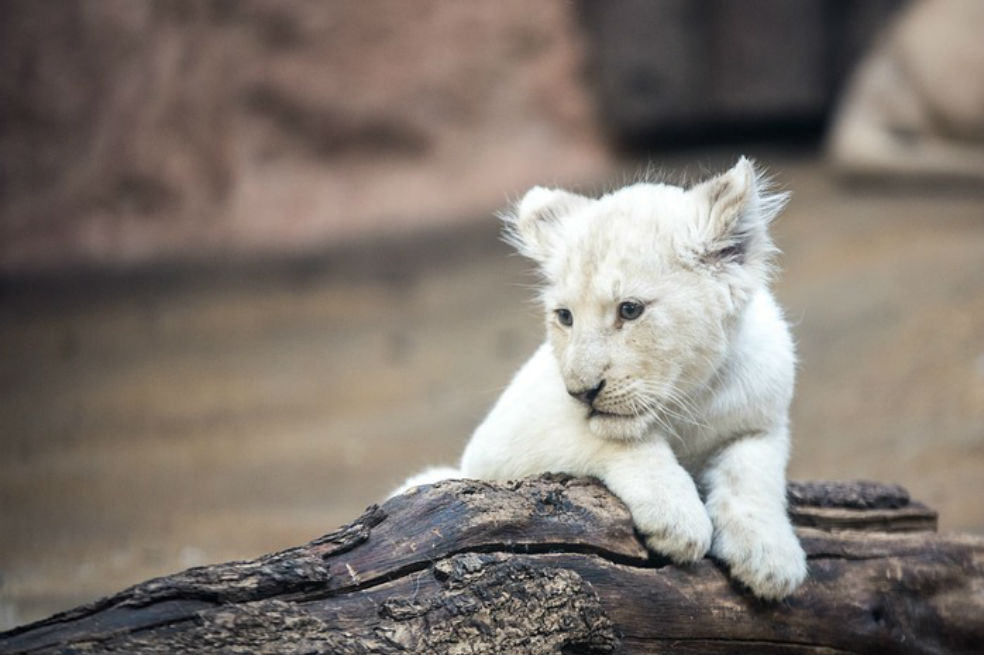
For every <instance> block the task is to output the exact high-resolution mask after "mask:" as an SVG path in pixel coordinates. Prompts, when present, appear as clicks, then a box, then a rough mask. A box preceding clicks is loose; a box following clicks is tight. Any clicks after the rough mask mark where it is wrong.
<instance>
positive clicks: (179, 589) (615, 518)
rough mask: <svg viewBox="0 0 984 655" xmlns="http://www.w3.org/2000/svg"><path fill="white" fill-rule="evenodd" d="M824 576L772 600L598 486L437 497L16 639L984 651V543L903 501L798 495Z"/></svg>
mask: <svg viewBox="0 0 984 655" xmlns="http://www.w3.org/2000/svg"><path fill="white" fill-rule="evenodd" d="M789 499H790V514H791V516H792V518H793V521H794V523H795V524H796V525H797V526H798V527H797V532H798V534H799V537H800V540H801V541H802V543H803V546H804V548H805V549H806V552H807V555H808V557H809V568H810V575H809V578H808V580H807V582H806V583H804V585H803V586H802V587H801V588H800V589H799V590H797V592H796V593H795V594H793V595H792V596H791V597H790V598H788V599H786V600H785V601H782V602H779V603H766V602H763V601H759V600H757V599H755V598H754V597H753V596H752V595H751V594H750V593H749V592H748V591H747V590H746V589H743V588H741V587H740V586H739V585H738V584H737V583H735V582H734V581H732V580H731V579H730V578H729V577H728V575H727V572H726V570H725V569H724V568H723V567H722V565H721V564H720V563H718V562H716V561H714V560H712V559H711V558H705V559H704V560H702V561H701V562H699V563H697V564H695V565H693V566H689V567H680V566H676V565H672V564H670V563H669V562H667V561H666V560H664V559H661V558H660V557H658V556H653V555H651V554H649V553H647V552H646V549H645V547H644V546H643V544H642V542H641V541H640V540H639V538H638V536H637V535H636V533H635V532H634V530H633V527H632V521H631V517H630V516H629V513H628V511H627V510H626V508H625V506H624V505H623V504H622V503H621V502H620V501H619V500H618V499H617V498H615V497H614V496H612V495H611V494H610V493H609V492H608V491H607V490H605V488H604V487H602V486H601V485H599V484H598V483H597V482H594V481H592V480H587V479H579V478H570V477H566V476H556V475H546V476H542V477H540V478H533V479H526V480H520V481H516V482H511V483H508V484H490V483H485V482H476V481H471V480H458V481H447V482H443V483H440V484H437V485H434V486H426V487H420V488H418V489H416V490H414V491H411V492H410V493H408V494H405V495H403V496H398V497H396V498H393V499H390V500H389V501H387V502H386V503H384V504H383V505H382V506H375V505H374V506H372V507H370V508H369V509H368V510H366V512H365V513H364V514H363V515H362V516H361V517H359V518H358V519H356V520H355V521H353V522H352V523H351V524H349V525H347V526H345V527H343V528H341V529H340V530H338V531H336V532H333V533H331V534H328V535H326V536H323V537H321V538H319V539H316V540H314V541H312V542H311V543H309V544H307V545H305V546H299V547H296V548H291V549H288V550H285V551H282V552H279V553H274V554H271V555H266V556H263V557H261V558H259V559H257V560H254V561H249V562H231V563H227V564H217V565H214V566H206V567H199V568H194V569H189V570H187V571H184V572H182V573H178V574H175V575H172V576H167V577H163V578H157V579H154V580H150V581H147V582H144V583H142V584H139V585H136V586H134V587H131V588H129V589H127V590H125V591H122V592H120V593H118V594H116V595H114V596H111V597H108V598H104V599H102V600H99V601H97V602H95V603H92V604H90V605H86V606H83V607H79V608H76V609H73V610H70V611H68V612H63V613H61V614H57V615H55V616H52V617H50V618H48V619H45V620H42V621H39V622H37V623H34V624H31V625H26V626H22V627H19V628H15V629H14V630H11V631H9V632H7V633H4V634H0V652H2V653H37V654H41V653H63V654H64V653H73V654H83V653H134V654H151V653H178V654H183V653H189V654H190V653H257V654H273V653H277V654H294V653H297V654H300V653H308V654H310V653H333V654H340V655H347V654H361V653H407V652H411V653H435V654H436V653H511V654H521V653H550V654H561V653H568V654H571V653H594V652H599V653H661V652H674V653H728V652H735V651H740V650H741V651H754V652H757V653H933V652H953V651H974V650H980V649H982V648H984V539H982V538H980V537H972V536H968V535H945V536H944V535H939V534H937V533H936V531H935V529H936V514H935V512H933V511H931V510H929V509H927V508H926V507H924V506H923V505H920V504H918V503H914V502H911V501H910V500H909V497H908V494H907V493H906V492H905V490H904V489H902V488H901V487H896V486H887V485H880V484H874V483H864V482H854V483H791V484H790V486H789Z"/></svg>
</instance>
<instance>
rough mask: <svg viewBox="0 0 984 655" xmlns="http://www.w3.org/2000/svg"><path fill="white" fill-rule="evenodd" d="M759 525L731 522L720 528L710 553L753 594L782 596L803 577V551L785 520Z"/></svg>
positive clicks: (804, 569)
mask: <svg viewBox="0 0 984 655" xmlns="http://www.w3.org/2000/svg"><path fill="white" fill-rule="evenodd" d="M758 528H759V529H757V530H756V529H750V528H749V527H748V526H731V528H730V529H725V530H719V531H718V534H717V535H716V536H715V539H714V548H713V551H712V554H713V555H714V556H715V557H717V558H719V559H721V560H723V561H724V562H725V563H726V564H727V565H728V567H729V568H730V570H731V575H732V576H733V577H734V578H736V579H737V580H739V581H740V582H742V583H744V584H745V585H747V586H748V587H749V589H751V590H752V592H753V593H754V594H755V595H756V596H758V597H759V598H763V599H765V600H781V599H783V598H785V597H786V596H788V595H790V594H791V593H793V591H795V590H796V588H797V587H798V586H799V585H800V584H801V583H802V582H803V580H804V579H805V578H806V573H807V568H806V554H805V553H804V552H803V548H802V546H800V543H799V541H798V540H797V539H796V535H795V534H794V533H793V531H792V529H791V528H790V527H789V525H788V524H785V525H775V526H768V527H766V526H758ZM769 528H771V529H769Z"/></svg>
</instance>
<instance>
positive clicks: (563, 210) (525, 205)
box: [502, 186, 589, 263]
mask: <svg viewBox="0 0 984 655" xmlns="http://www.w3.org/2000/svg"><path fill="white" fill-rule="evenodd" d="M588 202H589V199H588V198H585V197H584V196H581V195H578V194H576V193H571V192H570V191H565V190H563V189H547V188H544V187H540V186H535V187H533V188H532V189H530V190H529V191H527V192H526V195H524V196H523V199H522V200H520V201H519V202H518V203H517V204H516V206H515V209H514V210H513V211H512V212H511V213H509V214H505V215H503V216H502V220H503V221H504V222H505V224H506V230H505V240H506V242H507V243H509V244H510V245H512V246H513V247H514V248H516V250H517V251H519V253H520V254H521V255H524V256H526V257H529V258H530V259H533V260H535V261H537V262H541V263H542V262H543V261H544V260H545V259H546V258H547V256H548V255H549V253H550V251H551V248H552V245H553V242H554V238H555V233H556V230H557V226H558V224H559V222H560V221H561V220H562V219H563V218H564V217H565V216H567V215H568V214H570V213H572V212H574V211H576V210H577V209H578V208H579V207H582V206H584V205H585V204H587V203H588Z"/></svg>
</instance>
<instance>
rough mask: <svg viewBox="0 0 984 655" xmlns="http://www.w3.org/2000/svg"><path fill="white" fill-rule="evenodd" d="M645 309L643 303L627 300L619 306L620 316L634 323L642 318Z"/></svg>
mask: <svg viewBox="0 0 984 655" xmlns="http://www.w3.org/2000/svg"><path fill="white" fill-rule="evenodd" d="M643 309H645V306H644V305H643V304H642V303H638V302H632V301H631V300H626V301H625V302H623V303H622V304H621V305H619V306H618V315H619V316H621V317H622V318H624V319H625V320H626V321H634V320H635V319H637V318H639V317H640V316H642V310H643Z"/></svg>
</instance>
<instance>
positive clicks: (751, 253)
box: [691, 157, 789, 272]
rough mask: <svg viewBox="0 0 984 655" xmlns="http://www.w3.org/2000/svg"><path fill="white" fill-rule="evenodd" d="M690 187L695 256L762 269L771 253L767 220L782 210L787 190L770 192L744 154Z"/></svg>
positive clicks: (773, 251) (772, 251) (721, 263)
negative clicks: (695, 211)
mask: <svg viewBox="0 0 984 655" xmlns="http://www.w3.org/2000/svg"><path fill="white" fill-rule="evenodd" d="M691 192H692V193H694V194H695V195H696V198H697V201H698V207H699V210H698V218H697V222H696V226H695V227H696V230H697V235H696V237H697V244H696V245H697V249H698V253H699V258H700V261H701V262H702V263H705V264H708V265H715V266H720V265H724V264H739V265H744V266H746V267H749V268H755V269H760V270H762V271H763V272H765V271H767V270H768V267H769V265H770V263H771V259H772V257H773V256H774V255H775V253H776V247H775V246H774V245H773V243H772V239H771V237H770V236H769V224H770V223H772V221H773V220H774V219H775V218H776V216H778V215H779V212H780V211H782V208H783V207H784V206H785V205H786V202H787V201H788V200H789V194H787V193H771V192H770V191H769V183H768V181H767V180H766V179H765V178H764V177H763V176H762V175H761V174H760V173H759V172H758V171H757V170H756V169H755V165H754V164H753V163H752V162H751V161H750V160H748V159H746V158H745V157H742V158H741V159H739V160H738V163H737V164H735V165H734V167H733V168H732V169H731V170H729V171H727V172H726V173H722V174H721V175H718V176H717V177H715V178H712V179H710V180H708V181H706V182H703V183H702V184H699V185H697V186H695V187H694V188H693V189H692V190H691Z"/></svg>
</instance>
